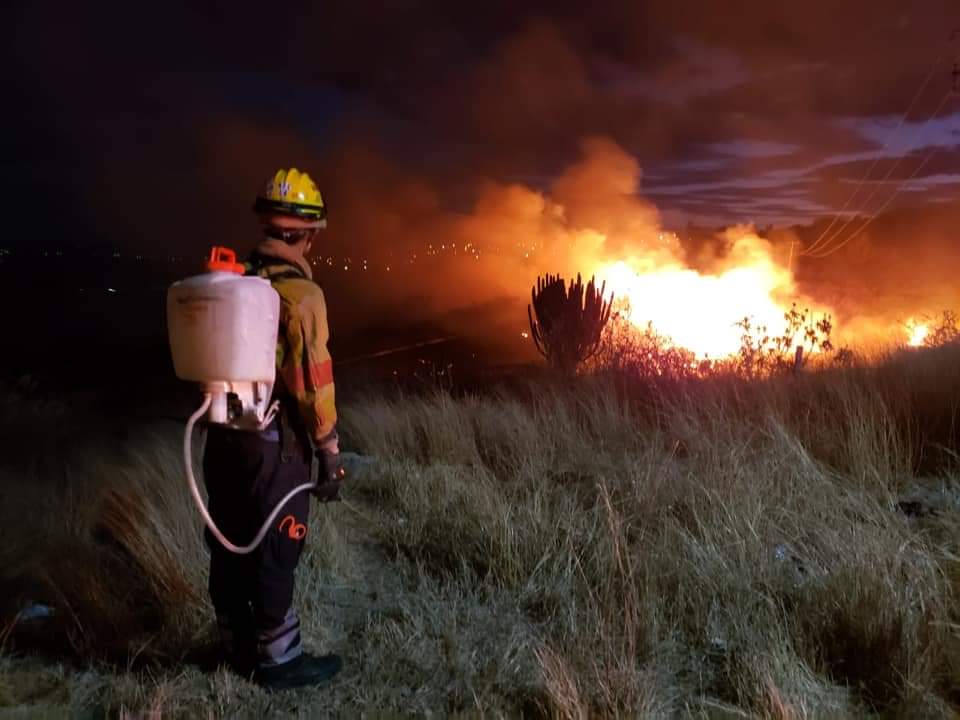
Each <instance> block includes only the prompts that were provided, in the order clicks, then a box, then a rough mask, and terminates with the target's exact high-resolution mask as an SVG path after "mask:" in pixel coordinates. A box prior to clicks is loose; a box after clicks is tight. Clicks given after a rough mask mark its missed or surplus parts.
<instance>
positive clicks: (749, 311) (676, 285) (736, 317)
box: [597, 229, 823, 359]
mask: <svg viewBox="0 0 960 720" xmlns="http://www.w3.org/2000/svg"><path fill="white" fill-rule="evenodd" d="M731 238H732V244H731V246H730V250H729V252H728V254H727V259H726V260H725V261H723V262H721V263H720V264H719V266H718V267H716V268H714V269H713V271H712V272H699V271H697V270H694V269H691V268H689V267H686V266H685V265H684V264H683V263H680V262H678V261H672V262H670V263H668V264H662V263H656V262H653V263H651V262H644V260H642V259H641V260H637V261H635V262H633V263H631V262H627V261H620V262H613V263H609V264H605V265H601V266H600V267H599V268H598V269H597V276H598V277H599V278H600V279H601V280H604V281H605V282H606V283H607V289H608V290H612V291H613V293H614V294H615V295H616V297H617V298H618V300H619V301H620V302H622V303H624V304H623V305H621V308H622V310H623V312H625V314H626V317H627V319H628V320H629V321H630V322H631V323H632V324H633V325H635V326H637V327H639V328H646V327H647V326H648V325H652V326H653V328H654V329H655V330H656V331H657V332H658V333H660V334H662V335H666V336H667V337H669V338H670V339H671V341H672V342H673V343H674V344H675V345H678V346H681V347H685V348H687V349H688V350H691V351H693V352H694V353H696V354H697V355H698V356H699V357H706V358H710V359H717V358H723V357H728V356H730V355H733V354H735V353H736V352H737V351H738V350H739V348H740V345H741V337H742V335H743V329H742V328H741V327H740V326H739V325H738V323H740V322H742V321H743V320H744V319H745V318H749V320H750V324H751V325H752V326H753V327H759V326H763V327H765V328H766V331H765V332H766V333H767V334H770V335H771V336H776V335H780V334H782V333H783V332H784V330H785V329H786V325H787V323H786V320H785V318H784V315H785V314H786V313H787V312H788V311H789V310H790V307H791V304H792V301H794V300H795V299H796V298H795V297H794V282H793V276H792V273H791V272H790V270H789V269H788V268H787V267H785V266H783V265H782V264H780V263H779V262H778V261H777V260H776V259H775V258H774V253H773V249H772V247H771V246H770V245H769V243H767V241H765V240H763V239H762V238H759V237H757V235H756V234H755V233H753V232H752V231H749V230H744V229H737V230H734V231H732V232H731V233H730V234H729V235H728V239H731ZM803 305H804V307H810V309H811V310H814V311H816V312H818V313H819V312H822V311H823V308H821V307H816V306H814V304H813V303H808V302H807V303H803Z"/></svg>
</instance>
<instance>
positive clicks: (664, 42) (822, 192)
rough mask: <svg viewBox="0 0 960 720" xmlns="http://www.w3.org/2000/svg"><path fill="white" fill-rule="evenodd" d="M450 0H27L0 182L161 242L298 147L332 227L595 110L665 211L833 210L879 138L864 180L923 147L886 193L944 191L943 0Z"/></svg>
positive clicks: (490, 168)
mask: <svg viewBox="0 0 960 720" xmlns="http://www.w3.org/2000/svg"><path fill="white" fill-rule="evenodd" d="M459 5H460V4H458V3H446V2H412V1H411V2H384V3H364V2H351V3H320V2H316V3H292V4H291V3H287V4H284V5H283V6H282V8H283V9H282V10H278V9H277V8H279V7H281V6H279V5H276V4H244V3H190V4H189V7H183V8H175V7H173V6H171V7H167V4H165V3H146V4H145V3H52V2H43V1H40V2H31V3H27V4H24V5H22V6H20V7H18V8H16V9H15V10H14V11H13V23H12V25H11V26H10V27H12V29H13V30H14V33H13V38H12V43H10V42H8V48H9V52H11V53H12V55H13V57H12V63H11V62H7V63H6V64H7V67H8V69H10V68H12V69H13V72H12V73H11V74H10V75H11V76H12V77H11V80H12V98H11V94H10V90H8V98H11V99H12V102H10V101H9V100H8V102H7V103H5V104H6V107H7V109H6V111H5V114H6V116H7V117H6V123H7V124H8V125H9V126H10V127H8V130H7V133H6V135H7V139H8V141H9V140H13V148H12V149H13V153H12V155H11V154H10V153H5V156H6V162H5V164H6V168H5V173H4V184H5V186H6V187H5V193H4V194H5V195H6V197H7V198H8V199H9V198H13V199H14V200H15V206H16V207H19V208H22V209H24V210H36V211H37V212H42V213H43V214H44V216H45V221H44V223H43V225H44V226H45V227H47V228H50V227H51V223H52V224H53V226H60V230H61V231H66V232H68V233H69V234H70V235H71V237H72V238H75V240H76V242H79V243H84V242H90V241H92V240H93V239H95V238H96V239H102V240H104V241H105V242H107V243H115V244H120V245H127V244H129V245H131V246H134V247H144V248H154V247H156V246H157V245H158V244H161V243H163V244H170V243H173V244H175V245H177V246H179V247H181V248H183V247H186V246H187V243H188V242H189V241H188V240H187V236H188V235H190V231H191V229H193V228H197V227H202V228H210V229H212V228H221V229H222V231H223V232H224V233H227V234H229V233H234V232H243V229H244V227H245V223H248V222H249V218H248V217H247V216H246V211H247V209H248V206H249V204H250V198H251V194H252V193H253V192H254V191H255V189H256V188H257V187H258V186H259V185H260V183H261V182H262V181H263V178H265V177H266V175H268V174H269V173H270V172H271V170H272V169H273V168H274V167H275V166H279V165H281V164H289V163H297V164H299V165H303V166H305V167H306V168H307V169H308V170H310V171H312V172H313V173H314V174H315V175H316V176H317V177H318V180H319V182H320V184H321V188H322V189H323V190H324V191H325V193H326V195H327V196H328V202H329V204H330V207H331V213H332V215H331V226H332V230H331V235H338V233H337V231H336V230H335V228H337V227H338V226H340V227H342V226H343V223H342V222H341V219H342V217H343V213H344V212H345V209H349V210H350V211H351V212H352V211H355V210H356V209H357V207H358V206H361V205H362V204H363V198H364V196H366V197H367V198H368V199H369V202H370V205H369V207H368V208H367V211H368V212H372V213H375V212H377V211H378V208H377V207H376V203H377V202H379V201H380V200H381V198H382V196H383V195H384V194H387V195H392V194H396V193H402V192H404V191H405V188H406V191H410V190H409V188H410V185H411V184H414V183H416V184H421V185H423V187H424V188H425V189H426V190H428V191H429V192H430V193H431V194H432V195H433V197H431V198H430V200H429V202H431V203H433V202H435V203H438V204H440V205H442V206H443V207H445V208H450V209H453V210H456V209H458V208H466V207H469V206H470V204H471V203H472V202H473V201H474V200H475V197H476V194H477V188H478V187H479V186H481V185H482V183H484V182H487V181H494V182H519V183H523V184H525V185H528V186H531V187H535V188H540V187H546V186H548V185H549V184H550V183H551V181H552V179H553V178H554V177H555V176H556V174H558V173H559V172H560V170H561V169H562V168H563V167H564V165H565V164H567V163H569V162H570V161H571V160H572V159H573V158H574V157H575V156H576V154H577V153H578V151H579V143H580V141H581V139H582V138H584V137H590V136H603V137H606V138H609V139H611V140H613V141H614V142H615V143H617V144H618V145H619V146H620V147H621V148H623V149H624V150H625V151H626V152H627V153H629V154H631V155H633V156H634V157H636V158H637V160H638V162H639V164H640V166H641V167H642V170H643V175H642V182H641V191H642V193H643V194H644V195H645V196H646V197H647V198H648V199H650V200H652V201H654V202H655V203H656V205H657V206H658V207H659V209H660V211H661V213H662V215H663V218H664V222H665V223H666V224H668V225H675V226H679V225H682V224H685V223H686V222H688V221H693V222H700V223H709V224H726V223H731V222H741V221H752V222H755V223H758V224H767V223H774V224H785V223H794V222H803V221H808V220H810V219H812V218H814V217H816V216H818V215H822V214H825V213H829V212H831V211H835V210H840V209H842V208H843V207H844V203H845V202H846V200H847V199H848V197H849V195H850V192H851V190H852V188H853V187H854V183H855V182H856V181H859V180H860V178H861V177H863V175H864V174H865V173H866V171H867V170H868V168H869V167H870V166H871V164H872V163H873V162H874V160H875V159H876V157H877V153H878V152H882V157H881V164H880V165H878V167H877V168H876V170H875V172H874V173H873V179H874V180H876V181H882V180H884V178H886V176H887V171H888V170H890V165H891V164H888V163H887V162H886V160H887V159H888V158H889V159H893V158H903V162H902V163H901V164H900V165H899V166H898V167H896V168H894V169H893V172H892V173H890V177H889V178H886V179H887V183H888V184H891V183H893V182H895V181H898V180H902V179H904V178H905V177H908V176H909V175H910V174H911V173H913V172H914V171H915V170H916V167H917V165H918V164H919V163H920V162H921V161H922V160H923V159H924V158H925V156H926V154H927V153H928V152H929V151H930V150H933V149H936V150H937V152H936V154H935V155H934V156H933V157H932V158H931V159H930V160H929V161H928V162H927V164H926V165H925V166H924V167H923V169H922V171H921V172H920V173H919V174H918V175H917V177H916V178H915V179H914V180H913V181H911V182H910V184H909V185H907V186H905V188H904V189H903V191H902V192H901V196H902V197H900V198H898V199H897V201H896V203H895V205H900V204H914V205H917V204H924V203H937V202H944V201H949V200H951V199H955V198H956V197H957V194H958V189H960V104H958V103H957V102H956V98H948V99H947V100H946V102H944V96H945V94H946V93H947V92H948V90H949V89H950V69H951V66H952V63H953V61H954V59H955V58H956V57H957V56H958V55H960V39H955V40H954V41H953V42H950V33H951V31H952V28H953V27H954V26H956V27H960V10H958V8H957V6H956V4H955V3H952V2H949V1H948V0H943V1H942V2H940V1H937V0H921V1H920V2H913V3H903V2H889V1H888V2H884V1H880V2H876V1H871V2H843V3H835V2H825V1H820V2H812V3H769V2H765V1H764V2H728V3H723V4H722V5H718V4H717V3H707V2H676V1H675V0H669V1H665V2H664V1H658V2H642V3H641V2H606V3H596V4H584V3H566V2H549V3H543V2H533V3H524V4H521V3H515V2H492V3H484V4H482V5H480V6H475V5H470V4H467V5H464V6H463V7H460V6H459ZM91 6H95V7H91ZM938 60H939V64H938ZM931 75H932V77H929V80H927V78H928V76H931ZM925 80H926V81H927V82H926V86H925V87H924V89H923V91H922V92H920V95H919V97H918V98H917V100H916V102H915V104H914V106H913V108H912V109H911V113H910V116H909V117H908V118H907V119H906V121H905V123H904V125H903V127H902V128H901V130H900V132H899V133H898V134H897V135H896V137H895V138H894V140H895V141H894V142H892V143H890V146H888V147H886V148H884V145H885V143H886V142H887V140H888V138H889V137H890V136H891V134H892V130H893V128H894V127H896V125H897V123H898V122H899V121H900V118H901V117H902V114H903V112H904V111H905V110H906V109H907V107H908V105H909V104H910V102H911V100H912V99H913V97H914V95H915V94H916V93H917V91H918V90H920V88H921V86H922V84H923V83H924V81H925ZM941 103H942V104H941ZM937 107H940V112H939V115H938V116H937V117H936V118H935V119H934V120H933V121H931V122H929V123H926V122H925V121H926V120H927V118H929V117H930V115H931V114H932V113H933V111H934V110H935V109H936V108H937ZM871 189H872V188H871ZM426 190H425V191H426ZM414 192H415V191H414ZM866 197H868V193H866V192H864V193H863V194H862V196H861V198H860V201H861V202H862V201H863V200H865V199H866ZM881 200H882V196H878V198H876V199H875V202H874V205H875V206H876V205H880V204H881ZM859 204H860V202H858V203H855V204H854V205H853V206H852V207H851V208H850V209H857V208H858V206H859ZM51 208H56V210H57V212H56V217H55V218H51V217H50V209H51ZM414 210H415V209H414V208H411V209H410V211H411V212H413V211H414ZM400 212H401V213H402V212H403V210H402V208H401V209H400ZM30 224H31V225H33V226H34V227H35V226H36V223H35V222H33V221H31V223H30ZM25 241H26V239H25V238H23V237H18V238H17V240H16V242H25Z"/></svg>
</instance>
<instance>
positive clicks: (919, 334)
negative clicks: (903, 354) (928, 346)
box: [907, 320, 930, 347]
mask: <svg viewBox="0 0 960 720" xmlns="http://www.w3.org/2000/svg"><path fill="white" fill-rule="evenodd" d="M929 334H930V327H929V326H928V325H925V324H918V323H916V322H914V321H913V320H908V321H907V335H908V336H909V340H907V344H908V345H909V346H910V347H920V346H922V345H923V343H924V341H926V339H927V336H928V335H929Z"/></svg>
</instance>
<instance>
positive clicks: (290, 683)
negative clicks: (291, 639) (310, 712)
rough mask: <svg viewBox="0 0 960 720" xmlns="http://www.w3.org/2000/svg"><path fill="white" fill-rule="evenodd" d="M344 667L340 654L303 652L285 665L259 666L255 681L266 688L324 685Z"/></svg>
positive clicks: (282, 688)
mask: <svg viewBox="0 0 960 720" xmlns="http://www.w3.org/2000/svg"><path fill="white" fill-rule="evenodd" d="M342 667H343V661H342V660H341V659H340V656H338V655H322V656H320V657H315V656H313V655H308V654H307V653H303V654H302V655H299V656H297V657H296V658H294V659H293V660H291V661H290V662H287V663H284V664H283V665H274V666H272V667H260V668H257V670H256V671H255V672H254V673H253V681H254V682H255V683H257V685H259V686H261V687H262V688H264V689H265V690H289V689H290V688H298V687H304V686H306V685H323V684H324V683H326V682H328V681H330V680H331V679H332V678H333V676H334V675H336V674H337V673H338V672H340V668H342Z"/></svg>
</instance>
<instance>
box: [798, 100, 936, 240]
mask: <svg viewBox="0 0 960 720" xmlns="http://www.w3.org/2000/svg"><path fill="white" fill-rule="evenodd" d="M952 95H953V91H952V90H948V91H947V92H946V93H945V94H944V96H943V99H942V100H940V103H939V104H938V105H937V109H936V110H934V111H933V113H932V114H931V115H930V117H928V118H927V119H926V121H925V122H924V123H923V125H922V126H921V127H920V132H921V133H922V132H923V130H925V129H926V128H927V126H928V125H929V124H930V123H931V122H932V121H933V119H934V118H935V117H936V116H937V115H939V114H940V111H941V110H942V109H943V106H944V105H945V104H946V102H947V100H948V99H950V97H951V96H952ZM936 150H937V148H936V147H935V148H934V150H933V151H932V152H931V153H930V154H929V155H928V156H927V160H929V158H930V157H932V155H933V153H934V152H936ZM905 157H906V156H905V155H901V156H900V157H899V158H897V161H896V162H895V163H894V164H893V165H892V166H891V167H890V169H889V170H887V174H886V175H884V176H883V180H880V181H878V182H877V184H876V187H874V189H873V192H871V193H870V195H869V196H868V197H867V199H866V201H865V202H864V203H863V205H862V206H861V208H860V211H861V212H862V211H863V210H866V209H867V207H868V206H869V205H870V201H871V200H873V198H874V197H876V195H877V193H878V192H879V191H880V189H881V188H882V187H883V185H884V183H886V182H887V181H888V180H889V179H890V176H891V175H893V172H894V170H896V169H897V168H898V167H899V166H900V163H901V162H903V160H904V158H905ZM926 163H927V161H924V162H923V163H922V164H921V165H920V167H921V168H922V167H923V166H924V165H926ZM917 172H919V168H918V169H917V170H916V171H914V174H913V175H911V176H910V178H909V179H908V180H905V181H903V182H901V183H900V185H898V186H897V190H896V191H895V192H894V193H893V195H892V196H891V197H890V198H889V199H888V200H887V202H885V203H884V204H883V205H882V206H881V207H880V208H879V209H878V210H876V211H875V212H874V213H872V214H871V216H870V219H869V220H868V223H869V222H872V221H873V219H874V218H875V217H876V216H877V215H879V214H880V213H881V212H883V211H884V210H885V209H886V208H887V207H888V206H889V205H890V202H891V201H892V199H893V198H895V197H896V196H897V195H899V194H900V191H901V190H902V189H903V186H904V185H905V184H906V183H907V182H909V181H910V180H912V179H913V178H914V177H915V176H916V173H917ZM856 218H857V215H854V216H852V217H851V218H850V219H848V220H847V222H845V223H844V224H843V225H842V226H841V227H840V228H839V229H838V230H837V231H836V232H835V233H833V234H832V235H831V236H830V237H829V238H827V240H826V241H825V242H824V243H823V245H821V246H820V247H819V248H816V249H807V250H806V251H805V252H804V253H803V254H804V255H806V256H808V257H825V256H826V255H824V253H826V254H832V253H833V251H834V250H836V249H839V248H840V247H843V246H844V245H846V244H847V243H849V242H850V241H849V239H847V240H843V241H841V242H840V244H839V245H838V246H837V247H836V248H834V249H830V248H829V247H828V246H829V245H830V243H831V242H832V241H833V240H835V239H836V238H838V237H839V236H840V235H842V234H843V231H844V230H846V229H847V228H848V227H849V226H850V225H851V224H852V223H853V221H854V220H855V219H856ZM861 230H862V228H861ZM859 232H860V231H857V233H858V234H859Z"/></svg>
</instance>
